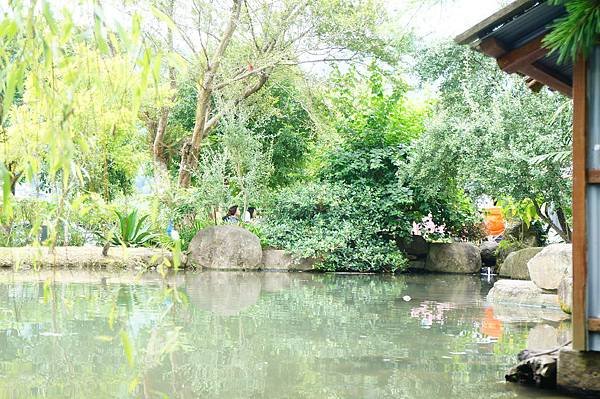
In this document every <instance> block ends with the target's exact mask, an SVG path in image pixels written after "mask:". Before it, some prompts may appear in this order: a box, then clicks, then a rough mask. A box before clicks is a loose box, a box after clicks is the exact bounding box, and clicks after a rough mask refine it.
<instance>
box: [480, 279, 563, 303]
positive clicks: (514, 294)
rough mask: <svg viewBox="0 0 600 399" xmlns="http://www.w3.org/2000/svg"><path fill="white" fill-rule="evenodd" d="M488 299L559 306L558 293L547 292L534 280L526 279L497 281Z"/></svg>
mask: <svg viewBox="0 0 600 399" xmlns="http://www.w3.org/2000/svg"><path fill="white" fill-rule="evenodd" d="M487 300H488V302H491V303H501V304H511V305H519V306H538V307H545V308H554V309H558V308H559V303H558V296H557V295H554V294H546V293H544V292H543V291H542V290H541V289H540V288H539V287H538V286H536V285H535V284H534V283H533V282H532V281H524V280H498V281H496V283H495V284H494V287H493V288H492V289H491V290H490V292H489V293H488V296H487Z"/></svg>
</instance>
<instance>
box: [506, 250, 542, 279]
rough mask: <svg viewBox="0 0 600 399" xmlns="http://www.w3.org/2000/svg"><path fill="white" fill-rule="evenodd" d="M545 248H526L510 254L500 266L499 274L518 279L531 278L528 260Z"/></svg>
mask: <svg viewBox="0 0 600 399" xmlns="http://www.w3.org/2000/svg"><path fill="white" fill-rule="evenodd" d="M542 249H544V248H542V247H531V248H524V249H521V250H519V251H516V252H511V253H510V254H508V256H507V257H506V259H505V260H504V263H502V266H501V267H500V271H499V274H500V276H503V277H508V278H513V279H517V280H530V278H529V269H528V268H527V262H529V261H530V260H531V259H532V258H533V257H534V256H536V255H537V254H538V253H540V251H541V250H542Z"/></svg>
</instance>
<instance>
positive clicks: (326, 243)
mask: <svg viewBox="0 0 600 399" xmlns="http://www.w3.org/2000/svg"><path fill="white" fill-rule="evenodd" d="M407 201H409V196H408V193H406V192H402V191H398V192H394V193H391V192H389V191H388V190H387V189H386V187H383V188H376V187H368V186H363V187H362V189H361V190H360V191H358V190H356V187H353V186H351V185H347V184H344V183H333V182H326V181H323V182H317V183H311V184H305V185H301V186H297V187H292V188H287V189H284V190H282V191H281V192H279V194H278V196H277V198H276V199H275V204H274V207H273V209H272V211H271V212H270V214H268V215H267V217H266V218H265V220H264V221H263V225H264V231H265V232H266V234H267V236H268V239H269V242H270V243H271V244H272V245H275V246H278V247H281V248H285V249H287V250H289V251H291V252H293V253H295V254H296V255H298V256H301V257H316V258H317V259H319V260H320V262H321V264H320V266H321V267H322V268H323V269H325V270H352V271H395V270H402V269H403V268H405V266H406V259H405V258H404V256H403V255H402V254H401V253H400V252H399V251H398V249H397V248H396V242H395V238H396V237H397V236H398V235H403V234H406V233H407V231H408V230H407V229H402V228H400V227H401V226H403V225H406V226H408V225H410V223H409V222H408V220H403V219H404V215H403V214H402V212H401V209H402V208H403V207H404V206H405V205H406V203H407ZM402 222H404V223H402Z"/></svg>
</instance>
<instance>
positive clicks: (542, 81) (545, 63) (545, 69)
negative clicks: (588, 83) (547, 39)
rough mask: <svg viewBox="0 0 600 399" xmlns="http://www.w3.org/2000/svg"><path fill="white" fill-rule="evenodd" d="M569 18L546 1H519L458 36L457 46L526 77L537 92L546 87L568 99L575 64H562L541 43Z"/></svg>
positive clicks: (560, 7) (528, 83) (571, 88)
mask: <svg viewBox="0 0 600 399" xmlns="http://www.w3.org/2000/svg"><path fill="white" fill-rule="evenodd" d="M565 14H566V11H565V9H564V7H563V6H554V5H550V4H548V2H546V1H544V0H541V1H540V0H516V1H513V2H512V3H510V4H509V5H507V6H506V7H504V8H502V9H501V10H499V11H497V12H495V13H494V14H492V15H490V16H489V17H488V18H486V19H484V20H483V21H481V22H479V23H478V24H476V25H475V26H473V27H472V28H470V29H468V30H466V31H465V32H463V33H461V34H459V35H458V36H456V38H455V39H454V41H455V42H456V43H458V44H463V45H469V46H471V48H473V49H475V50H477V51H479V52H481V53H483V54H486V55H488V56H490V57H493V58H495V59H496V61H497V62H498V66H499V67H500V68H501V69H502V70H503V71H505V72H507V73H518V74H520V75H522V76H525V77H526V79H527V85H528V86H529V87H530V88H531V89H532V90H534V91H538V90H540V89H541V88H542V87H543V86H544V85H545V86H548V87H549V88H551V89H553V90H556V91H559V92H561V93H563V94H565V95H567V96H569V97H571V96H572V91H573V64H572V63H571V62H569V61H567V62H565V63H562V64H559V63H558V55H557V54H549V53H548V50H547V49H546V48H544V47H543V46H542V39H543V38H544V36H545V35H546V34H547V33H548V32H549V31H550V26H551V25H552V23H553V22H554V21H555V20H556V18H560V17H562V16H564V15H565Z"/></svg>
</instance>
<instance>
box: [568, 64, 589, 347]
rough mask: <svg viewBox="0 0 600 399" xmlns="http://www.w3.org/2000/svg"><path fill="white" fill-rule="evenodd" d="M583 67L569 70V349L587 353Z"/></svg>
mask: <svg viewBox="0 0 600 399" xmlns="http://www.w3.org/2000/svg"><path fill="white" fill-rule="evenodd" d="M586 149H587V65H586V61H585V59H584V58H583V56H580V57H579V58H578V60H577V62H576V63H575V65H574V68H573V309H572V314H571V316H572V325H573V349H575V350H578V351H584V350H586V349H587V331H588V323H587V298H586V296H587V242H586V236H587V233H586V228H587V227H586V163H587V162H586V161H587V151H586Z"/></svg>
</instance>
